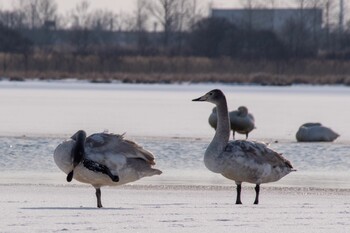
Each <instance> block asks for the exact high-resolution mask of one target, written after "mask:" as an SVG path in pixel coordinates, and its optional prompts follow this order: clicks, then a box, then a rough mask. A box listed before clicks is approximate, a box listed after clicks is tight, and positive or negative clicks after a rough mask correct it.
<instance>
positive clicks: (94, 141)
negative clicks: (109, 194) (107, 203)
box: [54, 130, 162, 208]
mask: <svg viewBox="0 0 350 233" xmlns="http://www.w3.org/2000/svg"><path fill="white" fill-rule="evenodd" d="M85 135H86V134H85V132H84V131H82V130H79V131H78V132H77V133H76V134H75V135H73V136H72V139H73V140H68V141H64V142H62V143H61V144H59V145H58V146H57V148H56V149H55V151H54V160H55V163H56V165H57V166H58V167H59V168H60V169H61V170H62V171H63V172H64V173H66V174H68V176H67V180H68V178H70V179H71V178H74V179H76V180H77V181H80V182H83V183H87V184H91V185H92V186H93V187H94V188H95V189H96V198H97V207H98V208H101V207H102V202H101V187H102V186H106V185H109V186H116V185H122V184H126V183H129V182H133V181H136V180H138V179H141V178H143V177H146V176H153V175H160V174H161V173H162V172H161V171H160V170H158V169H153V168H152V165H154V164H155V162H154V156H153V154H152V153H151V152H149V151H147V150H145V149H143V148H142V147H141V146H139V145H137V144H136V143H135V142H132V141H129V140H126V139H124V138H123V135H115V134H107V133H97V134H93V135H90V136H89V137H87V138H86V139H85ZM77 148H79V149H77Z"/></svg>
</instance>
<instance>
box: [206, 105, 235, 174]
mask: <svg viewBox="0 0 350 233" xmlns="http://www.w3.org/2000/svg"><path fill="white" fill-rule="evenodd" d="M216 107H217V116H218V120H217V127H216V132H215V136H214V138H213V140H212V141H211V143H210V144H209V146H208V148H207V150H206V152H205V155H204V163H205V166H206V167H207V168H208V169H209V170H211V171H213V172H218V173H220V171H221V167H222V166H221V162H222V161H221V160H219V159H217V157H219V156H220V154H221V153H222V152H223V151H224V149H225V147H226V146H227V143H228V140H229V138H230V128H231V127H230V120H229V116H228V110H227V103H226V98H223V100H222V101H220V103H219V104H217V106H216Z"/></svg>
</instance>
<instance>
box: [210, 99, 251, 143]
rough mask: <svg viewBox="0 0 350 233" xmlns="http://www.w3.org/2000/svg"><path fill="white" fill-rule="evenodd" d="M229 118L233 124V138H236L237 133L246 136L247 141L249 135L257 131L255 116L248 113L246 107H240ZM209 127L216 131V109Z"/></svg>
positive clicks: (211, 116)
mask: <svg viewBox="0 0 350 233" xmlns="http://www.w3.org/2000/svg"><path fill="white" fill-rule="evenodd" d="M229 118H230V123H231V130H232V134H233V138H235V132H237V133H239V134H245V135H246V139H247V138H248V135H249V133H250V132H251V131H252V130H253V129H255V119H254V116H253V115H252V114H251V113H249V112H248V108H247V107H245V106H240V107H238V109H237V110H234V111H231V112H229ZM208 122H209V125H210V126H211V127H213V128H214V129H216V126H217V113H216V107H214V108H213V110H212V113H211V114H210V115H209V119H208Z"/></svg>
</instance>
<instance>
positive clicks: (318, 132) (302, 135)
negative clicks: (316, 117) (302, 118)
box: [295, 123, 339, 142]
mask: <svg viewBox="0 0 350 233" xmlns="http://www.w3.org/2000/svg"><path fill="white" fill-rule="evenodd" d="M295 137H296V139H297V141H298V142H332V141H334V140H335V139H337V138H338V137H339V134H337V133H336V132H334V131H333V130H332V129H331V128H328V127H325V126H323V125H322V124H321V123H305V124H303V125H301V126H300V127H299V129H298V132H297V133H296V135H295Z"/></svg>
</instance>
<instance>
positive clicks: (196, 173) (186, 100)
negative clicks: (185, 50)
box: [0, 81, 350, 188]
mask: <svg viewBox="0 0 350 233" xmlns="http://www.w3.org/2000/svg"><path fill="white" fill-rule="evenodd" d="M214 88H220V89H222V90H223V91H224V92H225V93H226V96H227V100H228V104H229V109H230V110H233V109H236V108H237V107H238V106H240V105H246V106H247V107H248V108H249V110H250V111H251V112H252V113H253V114H254V116H255V118H256V126H257V129H256V130H254V131H253V132H252V133H251V134H250V139H252V140H262V141H265V142H274V141H276V140H278V141H279V143H271V147H272V148H274V149H276V150H278V151H279V152H282V153H283V154H284V156H285V157H287V158H288V159H289V160H290V161H291V162H292V164H293V165H294V167H295V168H297V169H298V172H295V173H292V174H289V175H288V176H286V177H285V178H283V179H282V180H281V181H279V182H277V183H273V184H270V185H272V186H302V187H322V188H325V187H326V188H350V172H349V167H350V132H349V129H350V121H349V119H350V108H349V103H350V89H349V88H346V87H340V86H339V87H334V86H333V87H330V86H290V87H261V86H236V85H220V84H196V85H190V84H181V85H138V84H137V85H135V84H91V83H86V82H76V81H75V82H71V83H70V82H36V81H31V82H8V81H1V82H0V107H1V114H0V136H1V137H0V142H1V143H0V150H1V152H2V153H1V154H0V170H1V178H0V183H2V184H7V183H55V184H57V183H64V182H65V175H64V174H63V173H61V172H60V171H59V170H58V168H57V167H56V165H55V164H54V162H53V158H52V154H53V150H54V148H55V147H56V146H57V145H58V144H59V143H60V142H61V141H62V140H64V139H66V138H68V137H69V136H71V135H72V134H73V133H74V132H75V131H77V130H79V129H84V130H86V131H87V133H88V134H92V133H94V132H101V131H104V130H106V129H108V130H109V132H112V133H119V134H120V133H124V132H127V134H126V137H127V138H128V139H132V140H136V141H137V142H139V143H140V144H141V145H143V146H144V147H145V148H147V149H149V150H151V151H153V152H154V153H155V154H156V156H157V168H159V169H161V170H163V172H164V174H163V175H161V176H159V177H151V178H145V179H143V180H141V181H138V182H137V183H143V184H201V185H202V184H204V185H214V184H215V185H234V184H233V182H230V181H228V180H227V179H225V178H223V177H221V176H220V175H217V174H213V173H211V172H209V171H208V170H207V169H206V168H205V167H204V164H203V162H202V159H203V153H204V151H205V148H206V146H207V145H208V143H209V142H210V138H211V137H212V136H213V134H214V131H213V129H211V128H210V127H209V125H208V122H207V120H208V116H209V114H210V112H211V109H212V108H213V105H212V104H209V103H194V102H191V100H192V99H193V98H196V97H199V96H201V95H203V94H204V93H206V92H207V91H209V90H211V89H214ZM305 122H321V123H323V124H324V125H326V126H329V127H331V128H332V129H334V130H335V131H336V132H338V133H339V134H340V135H341V136H340V138H339V139H338V140H337V141H336V142H335V143H296V142H295V133H296V131H297V129H298V127H299V126H300V125H301V124H303V123H305ZM23 135H25V136H23ZM237 138H240V139H241V138H244V136H243V135H239V136H237Z"/></svg>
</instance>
